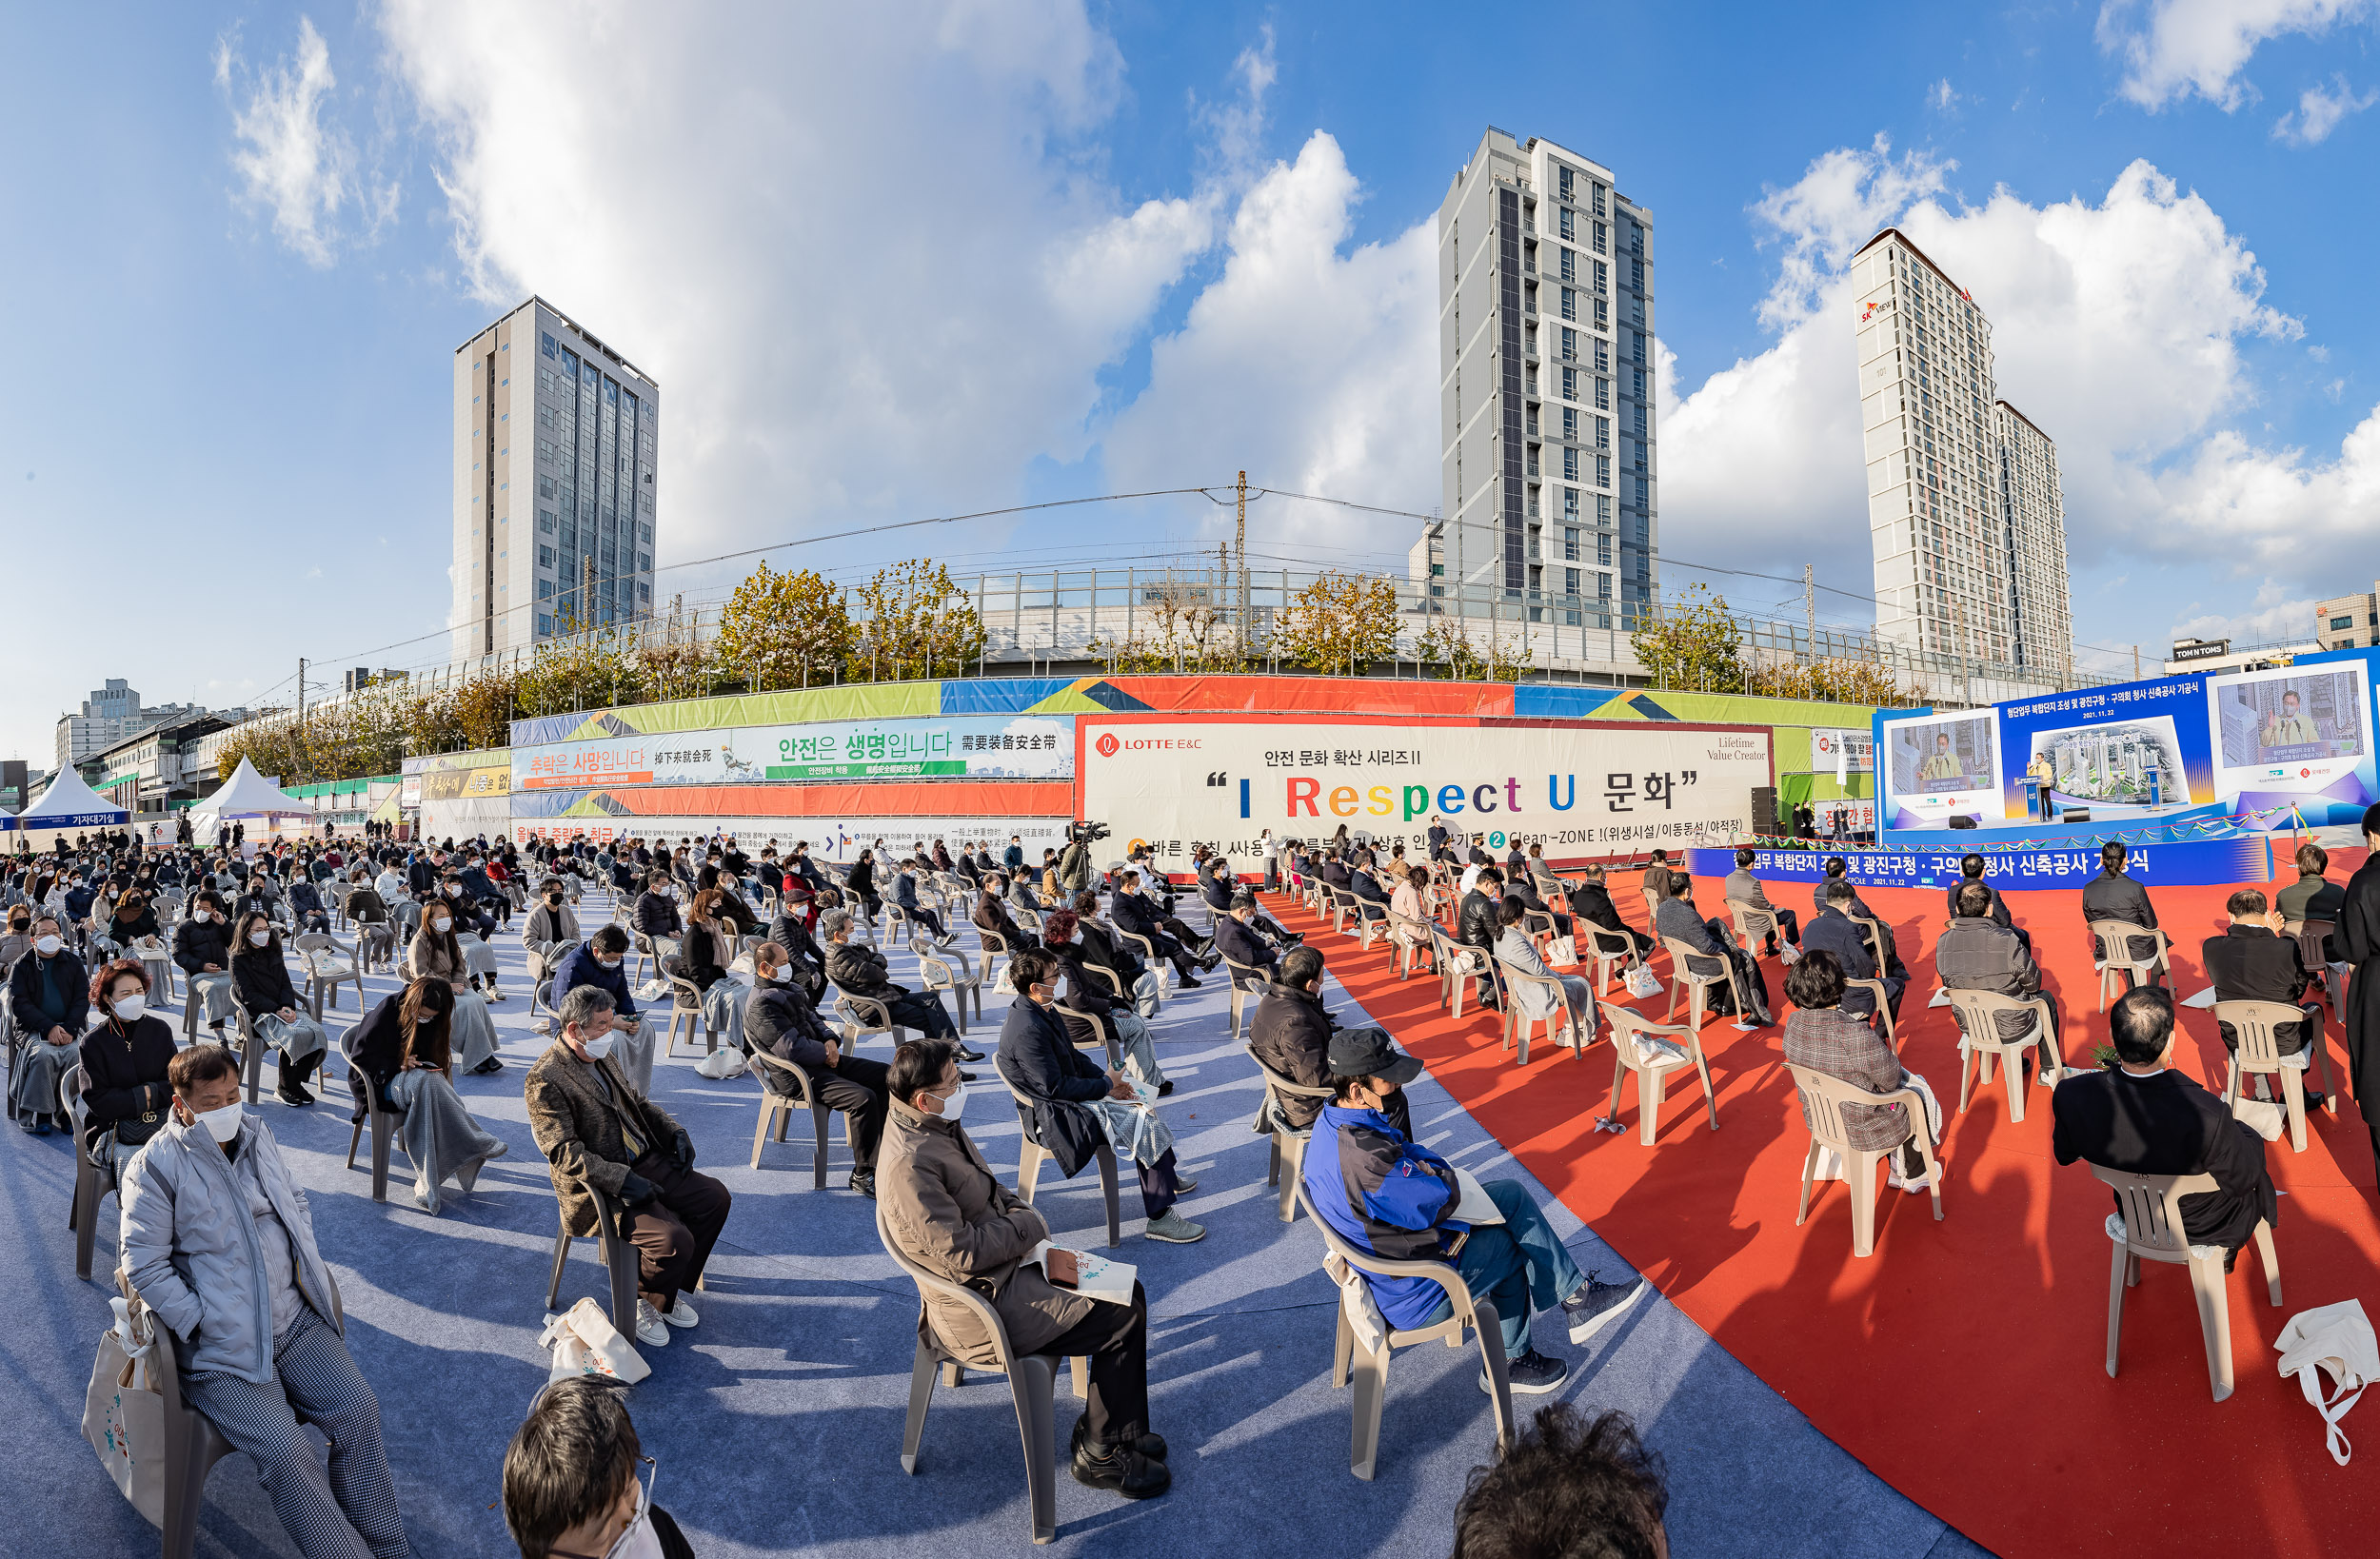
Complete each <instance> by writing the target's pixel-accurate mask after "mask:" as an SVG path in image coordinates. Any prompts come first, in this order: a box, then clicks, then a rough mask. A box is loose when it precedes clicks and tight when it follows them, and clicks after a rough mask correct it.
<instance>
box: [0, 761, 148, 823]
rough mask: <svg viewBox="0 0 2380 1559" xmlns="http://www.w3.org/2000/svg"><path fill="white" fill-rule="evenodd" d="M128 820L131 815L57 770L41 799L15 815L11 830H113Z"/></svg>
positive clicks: (71, 773)
mask: <svg viewBox="0 0 2380 1559" xmlns="http://www.w3.org/2000/svg"><path fill="white" fill-rule="evenodd" d="M131 820H132V814H130V813H129V812H127V811H126V810H125V809H124V808H122V807H120V806H117V805H116V804H115V803H114V802H112V801H109V800H108V799H105V798H103V797H101V796H100V794H99V793H98V792H97V791H94V790H92V789H91V788H90V786H89V785H87V784H85V783H83V777H82V776H81V775H79V774H76V773H75V772H74V771H73V770H72V769H60V770H59V771H58V774H57V777H56V778H55V779H51V780H50V787H49V788H48V789H47V790H44V791H43V792H42V793H41V799H40V800H38V801H35V802H34V803H33V804H32V805H31V806H29V807H27V808H26V809H25V810H24V811H22V812H20V813H18V814H17V815H16V818H15V819H14V820H13V823H12V825H11V826H13V827H16V828H20V829H26V830H29V831H30V830H33V829H41V828H115V827H119V826H121V825H123V824H125V823H128V822H130V821H131Z"/></svg>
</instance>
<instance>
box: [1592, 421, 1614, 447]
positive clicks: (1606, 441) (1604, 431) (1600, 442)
mask: <svg viewBox="0 0 2380 1559" xmlns="http://www.w3.org/2000/svg"><path fill="white" fill-rule="evenodd" d="M1595 446H1596V447H1597V449H1609V448H1610V447H1611V446H1612V420H1611V419H1610V418H1609V417H1597V419H1596V420H1595Z"/></svg>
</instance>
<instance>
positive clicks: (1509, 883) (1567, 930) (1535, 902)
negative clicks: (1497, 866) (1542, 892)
mask: <svg viewBox="0 0 2380 1559" xmlns="http://www.w3.org/2000/svg"><path fill="white" fill-rule="evenodd" d="M1504 893H1505V895H1506V896H1507V897H1508V898H1517V899H1519V900H1520V907H1521V908H1522V909H1531V910H1536V911H1537V913H1538V914H1540V915H1550V916H1552V917H1553V918H1554V935H1555V936H1557V937H1567V936H1569V935H1570V934H1571V927H1570V917H1569V916H1568V915H1566V914H1564V913H1563V912H1562V911H1561V910H1557V909H1556V908H1555V907H1554V906H1553V905H1551V904H1549V903H1547V902H1546V901H1545V900H1544V898H1541V897H1540V896H1539V895H1538V892H1537V883H1536V882H1535V881H1534V880H1533V879H1532V878H1531V877H1530V874H1529V873H1528V872H1527V871H1526V870H1522V871H1517V872H1515V873H1513V874H1512V875H1511V876H1510V877H1509V878H1506V879H1505V882H1504Z"/></svg>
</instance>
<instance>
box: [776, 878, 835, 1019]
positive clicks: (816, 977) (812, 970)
mask: <svg viewBox="0 0 2380 1559" xmlns="http://www.w3.org/2000/svg"><path fill="white" fill-rule="evenodd" d="M778 902H779V903H780V904H783V903H784V902H785V900H784V899H783V898H780V899H779V900H778ZM768 939H769V940H770V941H772V942H774V943H776V944H777V946H778V948H779V949H780V950H781V951H783V953H784V954H785V955H786V956H785V957H783V958H781V959H779V960H778V961H779V962H780V963H781V964H783V966H784V967H783V968H782V969H781V970H779V972H778V973H779V977H781V978H784V979H788V980H792V981H794V982H795V983H797V984H799V985H800V986H801V987H802V990H803V995H805V996H807V997H809V998H810V1000H812V1001H813V1002H815V1001H817V1000H818V999H819V998H820V997H823V996H824V995H825V993H826V950H825V949H824V948H823V947H821V946H819V945H818V942H817V939H816V938H814V937H811V935H810V927H809V917H808V916H807V915H805V914H803V913H802V910H801V908H800V907H795V908H790V909H783V910H780V911H779V912H778V913H777V915H776V916H775V917H773V918H771V919H770V920H769V922H768Z"/></svg>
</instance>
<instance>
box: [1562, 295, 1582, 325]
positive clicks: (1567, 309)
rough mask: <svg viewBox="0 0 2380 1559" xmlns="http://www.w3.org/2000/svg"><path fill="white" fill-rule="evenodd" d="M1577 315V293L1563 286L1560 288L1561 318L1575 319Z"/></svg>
mask: <svg viewBox="0 0 2380 1559" xmlns="http://www.w3.org/2000/svg"><path fill="white" fill-rule="evenodd" d="M1577 317H1578V294H1577V293H1576V292H1573V291H1572V290H1571V289H1570V288H1568V287H1564V288H1562V318H1564V319H1566V320H1575V319H1577Z"/></svg>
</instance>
